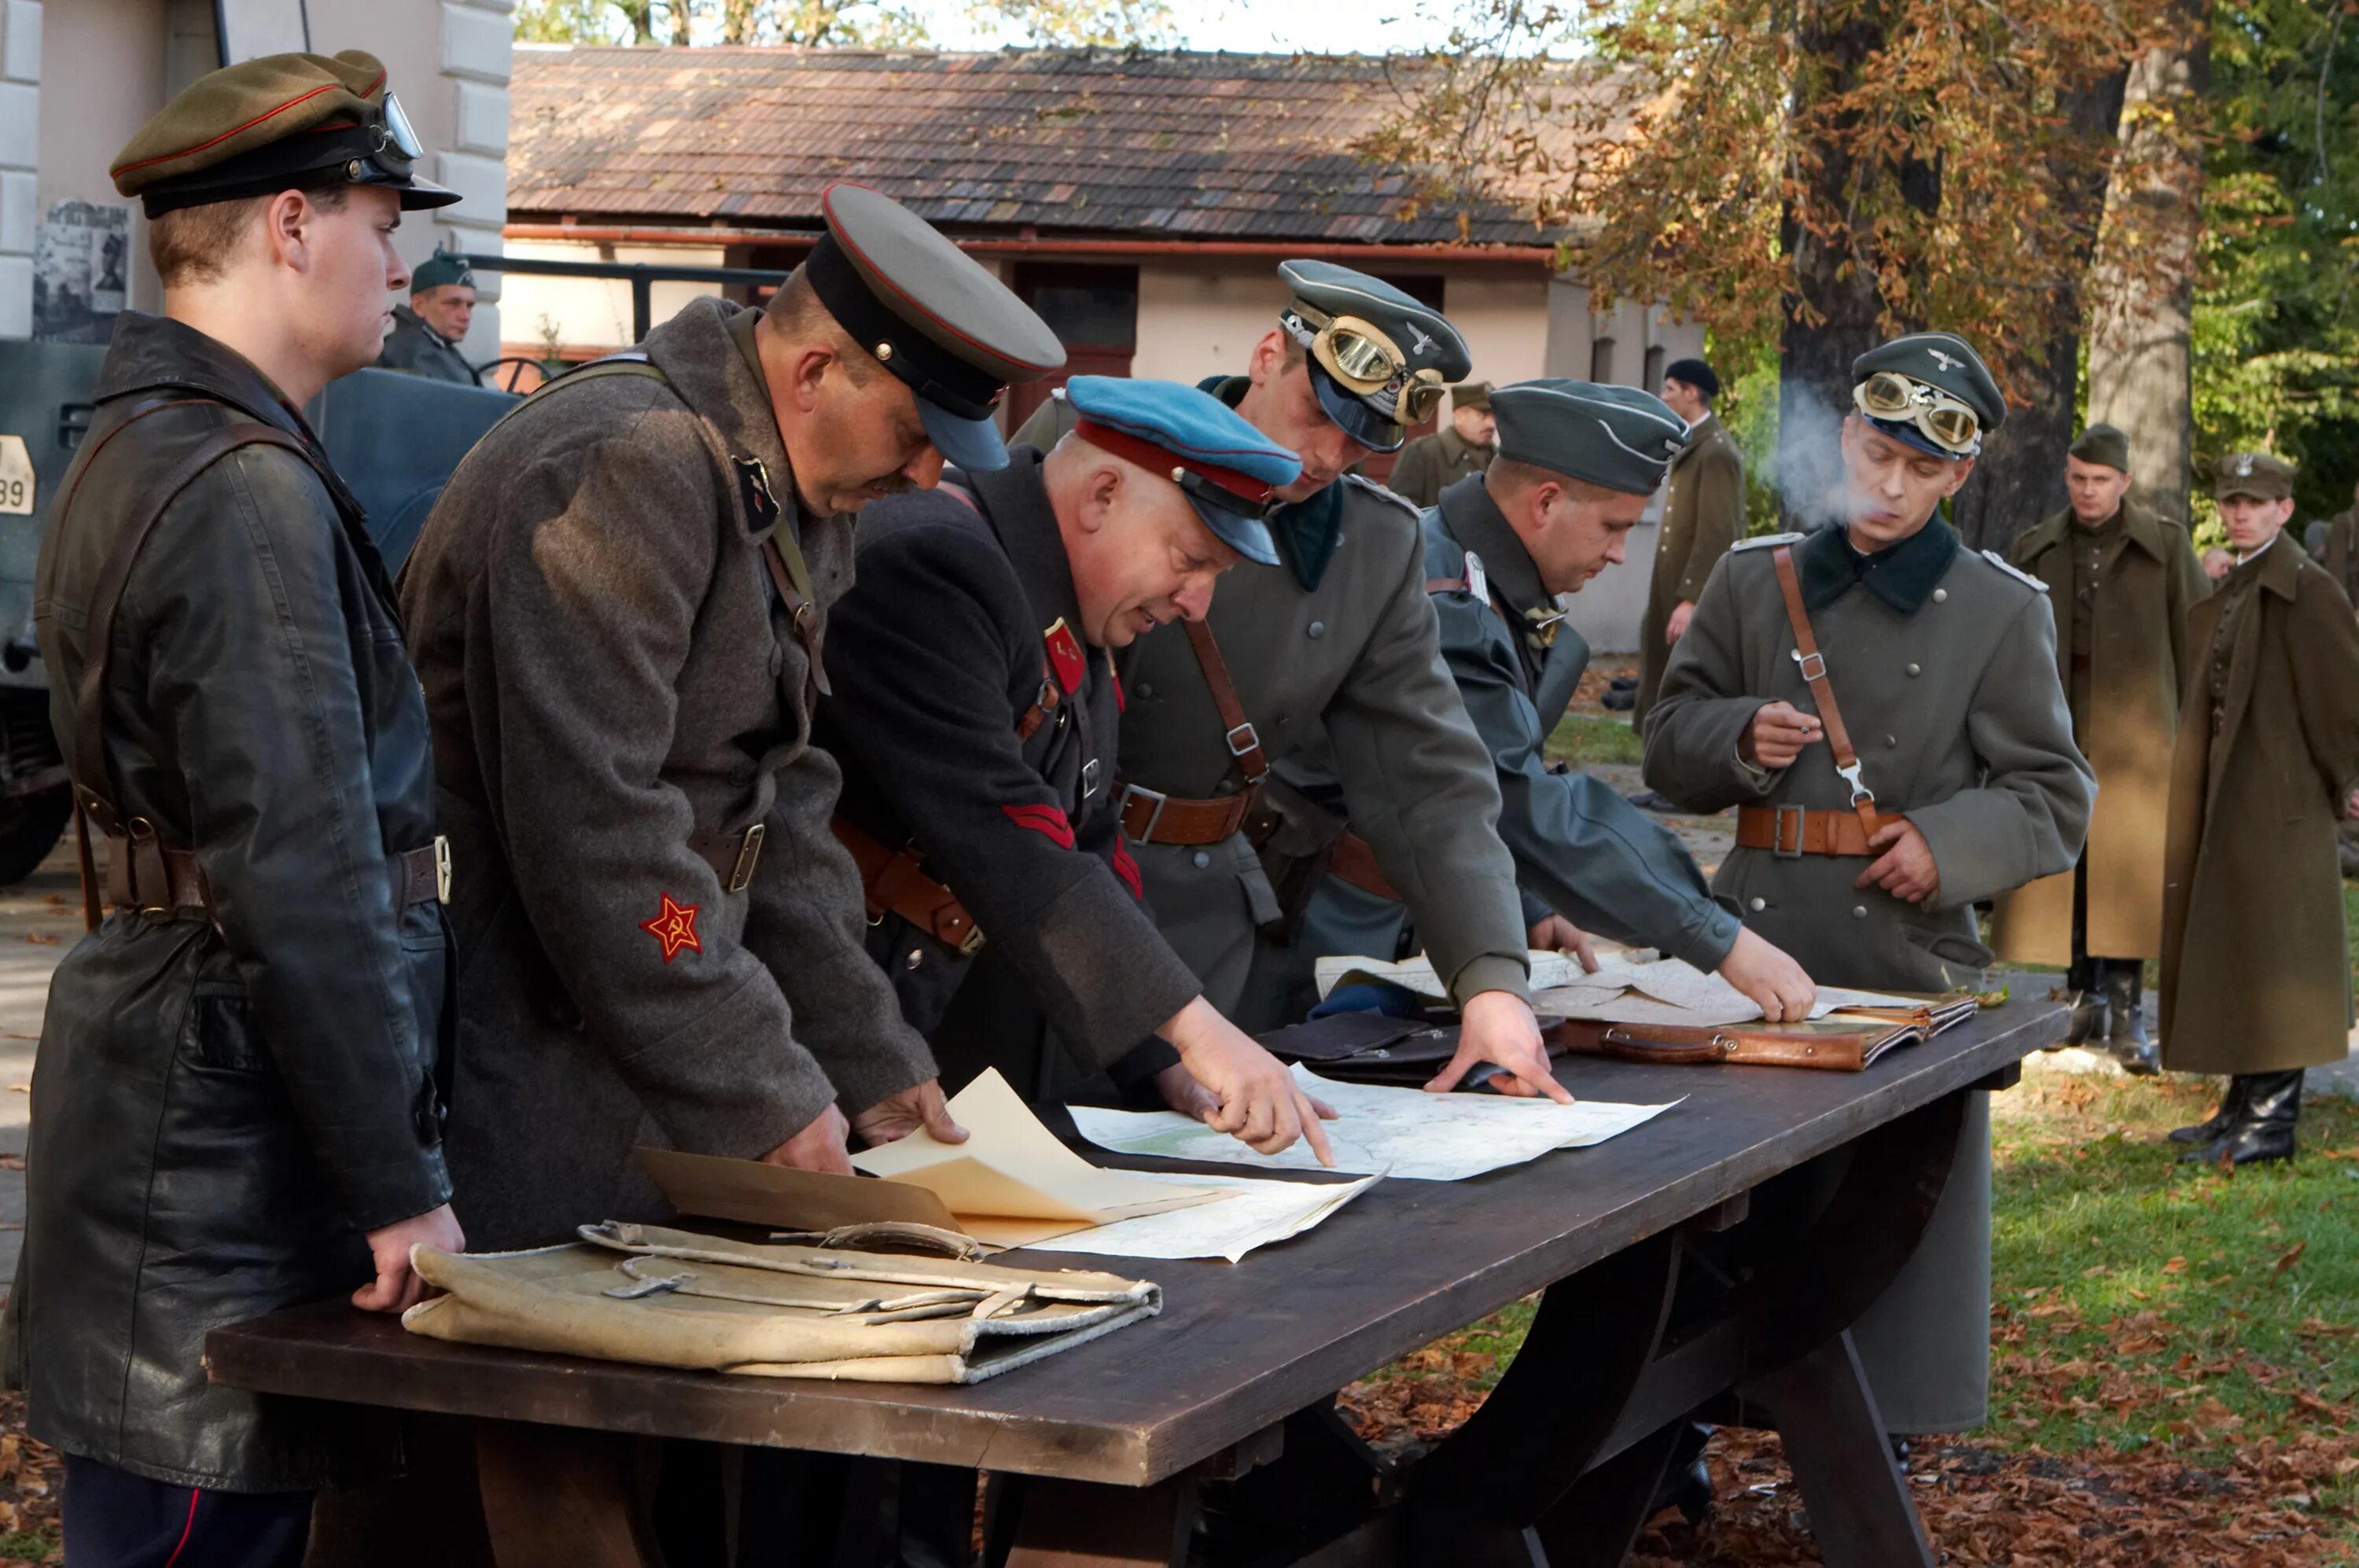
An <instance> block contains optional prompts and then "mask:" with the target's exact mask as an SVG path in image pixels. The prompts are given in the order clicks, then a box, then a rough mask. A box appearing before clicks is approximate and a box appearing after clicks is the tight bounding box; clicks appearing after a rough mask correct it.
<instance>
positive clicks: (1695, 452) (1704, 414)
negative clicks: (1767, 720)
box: [1630, 359, 1745, 803]
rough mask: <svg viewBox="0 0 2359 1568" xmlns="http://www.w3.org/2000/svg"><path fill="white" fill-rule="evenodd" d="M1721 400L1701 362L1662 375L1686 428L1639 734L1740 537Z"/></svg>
mask: <svg viewBox="0 0 2359 1568" xmlns="http://www.w3.org/2000/svg"><path fill="white" fill-rule="evenodd" d="M1719 396H1720V377H1719V376H1716V375H1714V374H1713V373H1712V367H1711V366H1710V365H1706V364H1705V363H1704V362H1703V361H1701V360H1700V359H1682V360H1678V361H1675V362H1673V363H1672V364H1671V365H1668V366H1666V367H1665V368H1664V371H1663V397H1664V401H1665V402H1666V403H1668V404H1669V407H1670V408H1671V410H1672V412H1674V413H1676V414H1678V415H1679V416H1680V418H1681V419H1685V420H1687V421H1688V438H1687V442H1686V444H1685V445H1683V446H1682V447H1680V454H1679V456H1677V457H1675V458H1673V459H1671V472H1670V487H1669V490H1667V491H1666V492H1665V493H1664V495H1663V527H1662V531H1661V532H1660V533H1659V534H1658V535H1657V536H1656V541H1655V565H1654V572H1653V574H1652V576H1651V577H1650V578H1649V579H1648V582H1647V614H1646V617H1645V619H1644V620H1643V621H1641V622H1640V623H1639V626H1638V690H1637V694H1636V699H1635V700H1634V702H1633V703H1632V706H1631V710H1630V723H1631V724H1633V725H1634V726H1636V727H1640V728H1643V727H1644V726H1645V724H1646V722H1647V712H1648V711H1649V710H1650V709H1652V708H1653V707H1654V705H1655V699H1656V698H1657V697H1658V695H1659V694H1660V693H1661V691H1662V689H1663V671H1664V670H1666V669H1668V668H1669V665H1670V661H1671V649H1672V648H1673V647H1675V646H1676V645H1677V644H1678V642H1679V640H1680V636H1681V635H1682V634H1683V633H1685V632H1686V630H1687V624H1688V617H1689V616H1690V615H1693V614H1694V613H1695V602H1696V599H1697V598H1698V596H1699V595H1701V593H1703V585H1704V583H1705V581H1706V580H1707V579H1708V578H1710V577H1711V576H1712V568H1713V567H1715V566H1717V565H1719V564H1720V558H1721V557H1722V556H1723V555H1726V554H1727V553H1728V552H1729V550H1730V549H1731V548H1732V547H1734V545H1735V543H1736V541H1737V540H1738V539H1743V538H1744V537H1745V452H1744V449H1742V448H1741V447H1739V446H1738V445H1737V444H1736V438H1735V437H1734V435H1731V434H1730V433H1729V430H1728V427H1727V426H1726V425H1723V424H1722V423H1721V422H1720V416H1719V415H1717V414H1715V413H1713V412H1712V399H1713V398H1715V397H1719ZM1642 803H1645V802H1642Z"/></svg>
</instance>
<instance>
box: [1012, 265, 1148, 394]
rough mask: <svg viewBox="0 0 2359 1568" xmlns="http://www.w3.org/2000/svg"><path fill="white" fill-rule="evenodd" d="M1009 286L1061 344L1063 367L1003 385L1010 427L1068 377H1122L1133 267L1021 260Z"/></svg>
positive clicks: (1132, 348)
mask: <svg viewBox="0 0 2359 1568" xmlns="http://www.w3.org/2000/svg"><path fill="white" fill-rule="evenodd" d="M1008 281H1009V285H1010V287H1012V288H1013V289H1015V290H1016V298H1017V299H1021V300H1023V301H1024V302H1025V303H1026V304H1027V305H1029V306H1031V307H1032V309H1033V310H1035V311H1037V312H1038V315H1039V317H1040V319H1041V320H1042V321H1046V322H1048V323H1049V331H1050V332H1055V333H1056V334H1057V341H1058V342H1059V343H1062V344H1064V345H1065V368H1064V369H1063V370H1062V371H1061V372H1060V373H1059V374H1058V375H1056V376H1051V377H1049V379H1047V380H1043V381H1033V382H1027V383H1025V384H1023V385H1021V386H1017V387H1010V388H1008V392H1007V399H1006V410H1007V413H1006V418H1007V429H1008V430H1011V431H1012V430H1015V429H1016V427H1017V426H1018V425H1021V424H1022V423H1023V422H1024V421H1025V420H1026V419H1028V418H1030V417H1031V414H1032V410H1033V409H1035V408H1038V407H1039V406H1040V405H1041V404H1042V403H1044V402H1046V401H1047V400H1048V397H1049V393H1050V392H1051V391H1052V390H1053V389H1055V388H1056V387H1062V386H1063V385H1064V384H1065V380H1066V377H1068V376H1128V375H1129V374H1130V366H1131V361H1132V359H1133V358H1134V357H1135V355H1136V353H1137V350H1138V268H1136V267H1093V266H1084V265H1082V264H1079V263H1074V262H1062V261H1021V262H1017V263H1016V268H1015V273H1014V276H1013V277H1012V278H1009V280H1008Z"/></svg>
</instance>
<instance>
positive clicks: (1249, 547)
mask: <svg viewBox="0 0 2359 1568" xmlns="http://www.w3.org/2000/svg"><path fill="white" fill-rule="evenodd" d="M1058 395H1059V396H1060V397H1063V398H1065V399H1066V401H1068V402H1070V403H1071V404H1072V406H1073V411H1074V412H1075V413H1077V414H1079V415H1080V416H1081V419H1080V421H1079V422H1078V423H1077V424H1075V426H1074V427H1073V433H1074V434H1075V435H1077V436H1079V437H1081V438H1082V440H1083V441H1088V442H1089V443H1090V444H1091V445H1093V446H1094V447H1097V448H1099V449H1100V450H1102V451H1105V452H1112V453H1114V455H1115V456H1116V457H1119V458H1122V459H1124V460H1125V461H1127V462H1130V463H1136V464H1138V466H1140V467H1141V468H1144V469H1147V471H1148V472H1150V473H1153V474H1162V475H1163V476H1165V477H1166V478H1168V479H1169V480H1170V481H1171V482H1172V483H1173V484H1174V485H1179V486H1180V490H1181V491H1182V492H1184V493H1185V494H1186V495H1187V497H1188V500H1189V504H1190V505H1191V506H1194V507H1195V508H1196V515H1197V516H1198V517H1201V518H1203V519H1204V526H1205V527H1206V528H1210V529H1212V532H1213V534H1214V535H1216V536H1217V537H1218V538H1219V539H1220V540H1221V542H1223V544H1226V545H1227V546H1228V547H1229V548H1230V549H1232V550H1235V551H1236V552H1237V553H1238V554H1239V555H1242V556H1244V557H1245V559H1246V560H1247V561H1257V562H1259V563H1260V564H1261V565H1263V566H1276V565H1277V544H1276V543H1275V542H1274V541H1273V540H1272V539H1270V535H1269V526H1268V525H1267V524H1266V523H1265V522H1263V520H1262V518H1263V517H1264V515H1265V514H1266V513H1267V512H1268V510H1269V508H1270V507H1271V506H1273V505H1275V504H1276V500H1277V491H1278V487H1279V486H1281V485H1291V484H1293V483H1294V481H1295V480H1296V479H1298V478H1299V477H1301V474H1302V460H1301V459H1300V458H1299V457H1297V456H1295V455H1294V453H1293V452H1291V451H1289V450H1288V449H1287V448H1285V447H1282V446H1280V445H1278V444H1277V442H1276V441H1271V440H1270V439H1269V438H1268V437H1267V436H1266V435H1264V434H1262V433H1261V432H1260V431H1259V430H1256V429H1254V427H1253V426H1252V425H1250V424H1248V423H1246V422H1245V419H1244V418H1243V417H1242V416H1240V415H1239V414H1238V413H1237V412H1236V411H1235V410H1234V409H1233V408H1230V407H1229V406H1228V405H1227V404H1225V403H1223V402H1222V401H1221V400H1220V399H1219V398H1217V397H1213V396H1212V394H1210V393H1208V392H1199V391H1197V390H1196V389H1195V388H1194V387H1182V386H1180V383H1178V382H1176V381H1139V380H1133V379H1131V378H1129V377H1126V376H1125V377H1115V376H1074V377H1073V378H1072V379H1071V381H1068V382H1066V383H1065V385H1064V387H1063V389H1062V390H1061V391H1060V393H1059V394H1058Z"/></svg>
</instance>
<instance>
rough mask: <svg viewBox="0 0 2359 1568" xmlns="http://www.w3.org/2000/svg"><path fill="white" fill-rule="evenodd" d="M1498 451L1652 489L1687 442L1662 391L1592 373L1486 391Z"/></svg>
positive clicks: (1643, 491)
mask: <svg viewBox="0 0 2359 1568" xmlns="http://www.w3.org/2000/svg"><path fill="white" fill-rule="evenodd" d="M1491 412H1492V413H1493V414H1495V415H1496V416H1497V417H1498V420H1499V455H1500V456H1501V457H1504V458H1506V459H1508V460H1509V461H1510V462H1514V463H1530V464H1531V465H1532V466H1533V467H1535V468H1545V469H1547V470H1549V472H1550V473H1553V474H1564V475H1565V476H1567V477H1568V478H1571V479H1582V480H1586V481H1588V482H1589V483H1590V484H1592V485H1603V486H1604V487H1605V488H1606V489H1608V490H1618V491H1620V492H1622V493H1623V494H1624V495H1652V494H1654V492H1655V491H1656V490H1658V489H1659V488H1660V487H1661V485H1662V483H1663V479H1664V477H1665V476H1666V475H1667V474H1669V472H1670V466H1671V459H1673V458H1675V457H1677V456H1678V455H1679V454H1680V449H1681V448H1682V447H1684V446H1686V445H1687V442H1688V422H1687V421H1686V420H1685V419H1680V417H1679V416H1678V415H1677V414H1674V413H1672V412H1671V410H1670V408H1669V405H1668V404H1666V403H1665V402H1664V401H1663V400H1662V399H1661V398H1660V397H1656V396H1655V395H1654V394H1653V393H1651V392H1641V391H1639V390H1638V389H1637V388H1636V387H1606V386H1601V385H1599V384H1598V383H1596V382H1593V381H1559V380H1545V381H1518V382H1517V383H1516V384H1515V385H1514V386H1512V387H1500V388H1499V389H1498V390H1497V391H1496V392H1494V393H1492V394H1491Z"/></svg>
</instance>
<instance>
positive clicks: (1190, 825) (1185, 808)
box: [1122, 784, 1254, 844]
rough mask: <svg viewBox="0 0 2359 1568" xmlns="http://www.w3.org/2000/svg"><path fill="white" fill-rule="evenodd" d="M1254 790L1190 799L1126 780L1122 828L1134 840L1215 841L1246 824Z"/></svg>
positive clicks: (1135, 842)
mask: <svg viewBox="0 0 2359 1568" xmlns="http://www.w3.org/2000/svg"><path fill="white" fill-rule="evenodd" d="M1253 804H1254V791H1253V790H1251V789H1247V790H1245V791H1243V792H1241V793H1239V794H1235V795H1222V796H1219V797H1217V798H1215V799H1212V800H1186V799H1183V798H1181V797H1180V796H1177V795H1166V794H1165V793H1163V791H1161V790H1160V789H1147V787H1146V786H1145V785H1143V784H1127V785H1125V786H1124V787H1123V791H1122V831H1123V832H1124V833H1127V834H1128V835H1129V836H1130V839H1131V841H1132V842H1133V843H1134V844H1218V843H1220V842H1221V841H1222V840H1223V839H1225V838H1227V837H1229V836H1230V835H1231V834H1233V833H1235V832H1236V831H1237V830H1238V829H1240V828H1242V827H1244V826H1245V818H1246V817H1247V816H1248V815H1250V814H1251V813H1252V811H1253Z"/></svg>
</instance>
